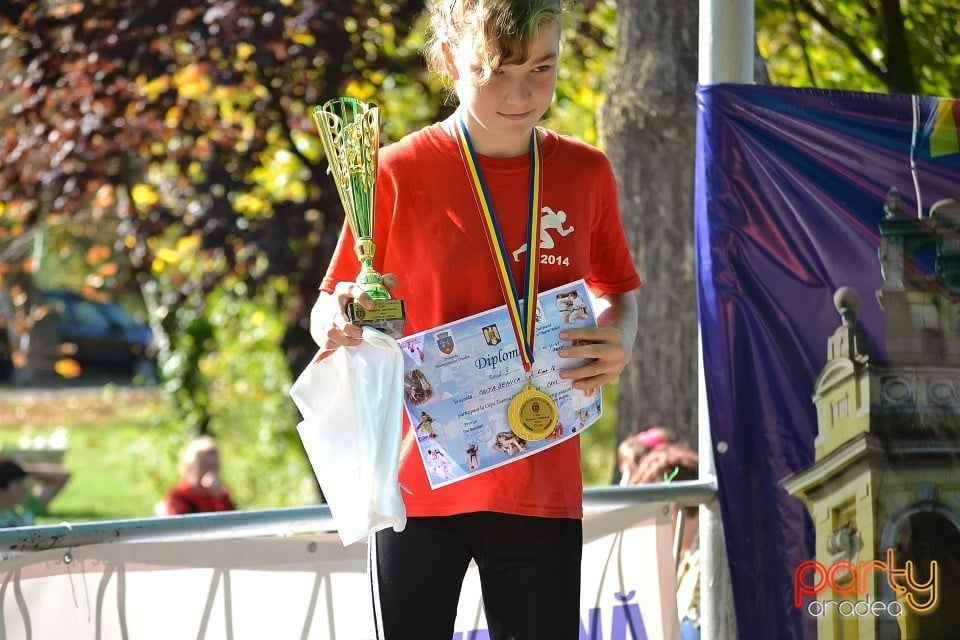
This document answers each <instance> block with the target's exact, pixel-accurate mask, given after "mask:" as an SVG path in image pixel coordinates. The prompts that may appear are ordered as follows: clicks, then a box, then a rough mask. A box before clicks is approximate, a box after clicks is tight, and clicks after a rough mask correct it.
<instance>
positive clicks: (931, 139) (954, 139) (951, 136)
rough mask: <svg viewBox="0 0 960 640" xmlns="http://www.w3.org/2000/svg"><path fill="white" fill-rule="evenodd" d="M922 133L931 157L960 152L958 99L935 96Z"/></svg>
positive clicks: (959, 106)
mask: <svg viewBox="0 0 960 640" xmlns="http://www.w3.org/2000/svg"><path fill="white" fill-rule="evenodd" d="M923 134H924V140H926V141H927V145H926V146H927V149H928V152H929V154H930V157H931V158H936V157H938V156H946V155H950V154H954V153H960V100H951V99H950V98H936V104H935V105H934V108H933V110H932V111H931V112H930V115H929V117H928V118H927V122H926V124H925V125H924V127H923Z"/></svg>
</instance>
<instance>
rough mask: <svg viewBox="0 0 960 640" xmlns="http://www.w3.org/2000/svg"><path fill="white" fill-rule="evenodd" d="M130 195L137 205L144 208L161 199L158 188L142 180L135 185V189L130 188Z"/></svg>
mask: <svg viewBox="0 0 960 640" xmlns="http://www.w3.org/2000/svg"><path fill="white" fill-rule="evenodd" d="M130 197H132V198H133V202H134V204H136V205H137V207H139V208H143V209H147V208H149V207H151V206H153V205H155V204H156V203H157V201H158V200H159V196H158V195H157V191H156V189H154V188H153V187H152V186H151V185H149V184H145V183H142V182H141V183H140V184H137V185H134V187H133V189H131V190H130Z"/></svg>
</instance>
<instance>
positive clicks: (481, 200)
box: [457, 115, 541, 373]
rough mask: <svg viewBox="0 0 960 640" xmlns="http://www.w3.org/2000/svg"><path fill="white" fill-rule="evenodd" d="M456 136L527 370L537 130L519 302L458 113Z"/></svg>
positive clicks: (536, 245) (536, 227)
mask: <svg viewBox="0 0 960 640" xmlns="http://www.w3.org/2000/svg"><path fill="white" fill-rule="evenodd" d="M457 138H458V140H459V142H460V150H461V152H462V155H463V162H464V165H466V168H467V174H468V175H469V177H470V184H471V185H472V186H473V189H474V193H475V195H476V196H477V203H478V205H479V207H480V214H481V215H482V216H483V222H484V228H485V229H486V231H487V242H488V243H489V245H490V253H491V254H492V255H493V262H494V264H495V265H496V267H497V275H498V276H499V280H500V288H501V289H502V290H503V297H504V299H505V300H506V302H507V312H508V313H509V315H510V324H511V326H512V327H513V333H514V335H515V336H516V339H517V344H518V345H520V355H521V358H522V359H523V368H524V370H525V371H527V372H528V373H529V372H530V371H532V369H533V343H534V340H535V339H536V324H537V293H538V291H539V289H538V285H539V276H540V270H539V269H538V268H537V267H538V262H539V260H540V188H541V184H540V164H541V157H540V143H539V140H538V139H537V132H536V130H534V131H532V132H531V134H530V200H529V202H530V207H529V219H528V224H527V260H526V263H525V265H524V271H523V283H524V287H525V289H524V295H523V297H522V299H523V304H522V305H521V302H520V300H521V296H520V295H519V293H518V291H517V285H516V283H515V282H514V280H513V272H512V271H511V269H510V262H509V260H508V255H509V254H508V253H507V250H506V248H505V247H504V246H503V236H502V234H501V233H500V225H498V224H497V218H496V215H495V213H494V211H493V199H492V198H491V197H490V192H489V190H488V189H487V183H486V181H484V179H483V172H482V171H481V170H480V162H479V160H478V159H477V152H476V151H475V150H474V148H473V143H472V142H471V141H470V134H469V133H467V124H466V122H465V121H464V118H463V116H462V115H461V116H460V117H459V118H457Z"/></svg>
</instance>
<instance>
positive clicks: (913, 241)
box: [695, 85, 960, 640]
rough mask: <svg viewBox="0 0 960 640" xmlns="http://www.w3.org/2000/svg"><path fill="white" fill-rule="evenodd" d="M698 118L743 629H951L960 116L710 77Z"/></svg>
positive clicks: (907, 102) (951, 110)
mask: <svg viewBox="0 0 960 640" xmlns="http://www.w3.org/2000/svg"><path fill="white" fill-rule="evenodd" d="M698 105H699V114H698V124H697V126H698V130H697V135H698V148H697V173H696V176H697V180H696V182H697V183H696V211H695V225H696V249H697V273H698V304H699V314H700V326H701V332H702V341H703V358H704V369H705V373H704V375H705V386H706V396H707V405H708V406H706V407H701V411H708V412H709V418H710V425H711V436H712V444H713V447H714V457H715V460H716V468H717V477H718V486H719V497H720V503H721V508H722V514H723V526H724V535H725V539H726V548H727V553H728V558H729V564H730V571H731V579H732V583H733V591H734V602H735V609H736V616H737V619H738V625H739V635H740V637H741V638H743V639H744V640H753V639H754V638H760V637H762V638H765V639H766V638H771V639H772V638H791V639H793V638H803V639H812V638H834V637H847V636H846V635H845V634H846V633H851V634H852V635H851V636H850V637H857V634H859V637H871V638H873V637H877V638H881V637H889V638H907V637H911V638H934V637H954V636H940V635H935V634H936V633H939V632H940V631H939V630H940V629H942V628H944V625H945V624H946V623H945V622H944V619H945V618H944V616H945V615H946V613H947V612H948V611H949V609H950V605H951V604H952V603H951V602H950V597H951V596H960V592H958V591H957V586H956V585H958V584H960V577H958V569H957V567H960V515H958V514H960V505H958V504H957V502H958V500H960V498H958V496H960V487H957V486H956V485H957V482H956V481H955V480H953V478H954V477H957V476H958V475H960V474H957V473H956V472H957V469H958V463H957V461H958V460H960V456H958V453H960V437H958V433H960V296H958V293H960V206H958V204H960V203H958V201H957V200H955V199H960V153H958V151H960V144H958V136H957V123H958V122H960V109H958V108H957V105H958V103H957V102H956V101H951V100H945V99H936V98H927V97H915V96H903V95H879V94H866V93H852V92H838V91H821V90H798V89H788V88H781V87H761V86H745V85H711V86H706V87H701V88H700V90H699V91H698ZM938 536H939V537H938ZM907 560H912V565H911V566H912V567H913V569H915V570H916V571H918V572H919V573H917V574H916V575H908V574H906V573H902V571H903V570H904V568H905V566H906V565H905V563H906V561H907ZM860 563H866V565H861V564H860ZM901 587H902V588H901ZM934 600H936V601H934ZM954 602H957V600H954ZM942 603H947V606H938V605H939V604H942ZM840 629H842V630H844V631H838V630H840ZM838 634H839V635H838Z"/></svg>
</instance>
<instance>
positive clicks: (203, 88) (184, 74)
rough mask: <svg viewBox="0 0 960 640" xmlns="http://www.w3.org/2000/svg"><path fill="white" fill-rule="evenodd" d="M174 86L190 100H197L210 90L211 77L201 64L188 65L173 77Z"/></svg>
mask: <svg viewBox="0 0 960 640" xmlns="http://www.w3.org/2000/svg"><path fill="white" fill-rule="evenodd" d="M173 86H174V87H176V88H177V91H178V92H179V93H180V95H181V96H182V97H184V98H186V99H188V100H196V99H199V98H200V97H202V96H204V95H205V94H206V93H207V92H208V91H209V90H210V76H208V75H207V73H206V71H205V70H204V69H203V67H202V66H201V65H199V64H188V65H187V66H185V67H184V68H182V69H180V70H178V71H177V72H176V73H175V74H174V76H173Z"/></svg>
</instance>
